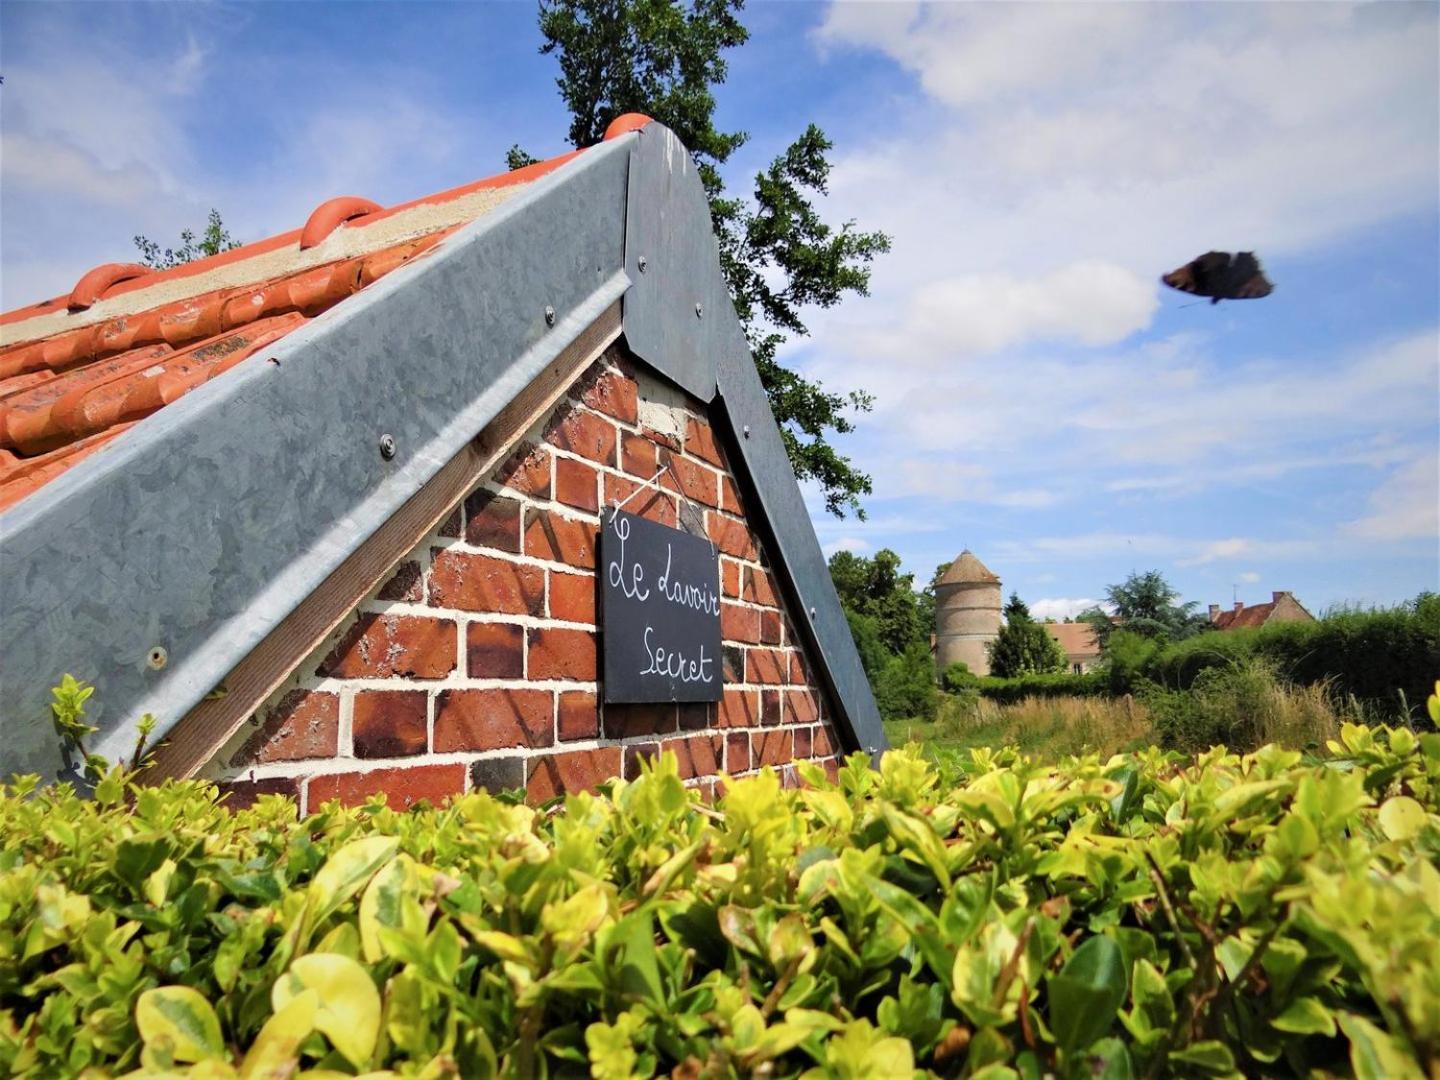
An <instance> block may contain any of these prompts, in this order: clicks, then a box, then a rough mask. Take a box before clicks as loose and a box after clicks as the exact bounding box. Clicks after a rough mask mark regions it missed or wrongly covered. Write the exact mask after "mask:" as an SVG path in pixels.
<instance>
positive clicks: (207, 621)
mask: <svg viewBox="0 0 1440 1080" xmlns="http://www.w3.org/2000/svg"><path fill="white" fill-rule="evenodd" d="M627 143H628V140H616V141H614V142H611V143H606V144H603V145H601V146H598V147H595V148H593V149H592V150H590V151H587V152H586V153H584V154H581V155H580V156H579V157H577V158H576V159H575V160H574V161H573V162H570V163H568V164H567V165H565V166H563V167H562V168H560V169H558V170H556V171H555V172H554V173H552V174H551V175H549V176H547V177H545V178H544V179H542V180H538V181H536V182H535V184H534V185H533V187H532V188H531V189H530V190H528V191H526V192H525V193H524V194H523V195H520V196H517V197H516V198H514V199H512V200H510V201H509V202H507V203H506V204H504V205H503V206H501V207H499V208H497V209H496V210H495V211H493V212H492V213H491V214H488V215H486V216H485V217H483V218H481V219H479V220H478V221H476V222H475V223H474V224H473V225H471V226H469V227H468V228H466V229H465V230H462V231H461V232H459V233H457V234H456V235H455V236H453V237H451V238H449V239H448V240H447V241H445V242H444V243H443V244H442V245H441V246H440V247H438V248H437V249H436V250H435V251H434V253H433V254H432V255H430V256H429V257H427V258H425V259H422V260H417V261H416V262H415V263H412V264H410V265H408V266H405V267H402V268H400V269H398V270H396V271H395V272H393V273H392V274H389V275H387V276H386V277H384V278H382V279H381V280H380V281H378V282H376V283H375V284H374V285H373V286H371V287H370V288H368V289H366V290H365V291H363V292H362V293H360V294H358V295H356V296H354V297H352V298H351V299H350V300H347V301H346V302H345V303H344V304H341V305H339V306H338V307H336V308H334V309H332V310H331V311H330V312H327V313H326V314H324V315H321V316H319V317H317V318H316V319H315V320H314V322H313V323H312V324H310V325H308V326H306V327H303V328H301V329H300V330H297V331H295V332H294V333H292V334H290V335H288V336H286V337H285V338H282V339H281V340H280V341H279V342H277V343H276V345H275V347H274V348H272V349H269V350H266V351H263V352H261V353H257V354H256V355H255V356H254V357H251V358H250V359H249V360H247V361H245V362H244V363H243V364H241V365H239V366H238V367H237V368H235V369H234V370H233V371H231V372H229V373H227V374H226V376H225V377H223V378H220V379H216V380H215V381H213V382H211V383H208V384H206V385H205V386H203V387H201V388H199V389H197V390H196V391H194V392H193V393H190V394H187V395H186V396H185V397H183V398H181V399H180V400H179V401H176V402H174V403H173V404H171V405H169V406H167V407H166V408H164V409H162V410H160V412H158V413H156V414H155V415H154V416H152V417H150V418H149V419H147V420H146V421H145V422H143V423H142V424H140V425H138V426H137V427H136V428H135V430H134V431H132V432H129V433H128V434H127V435H126V436H124V437H122V438H121V439H118V440H116V443H115V445H114V446H113V447H111V448H110V449H109V450H108V451H107V452H106V453H104V454H98V455H96V456H94V457H92V458H90V459H88V460H87V461H85V462H82V463H81V464H80V465H78V466H76V467H75V468H74V469H71V470H70V471H69V472H67V473H66V474H64V475H62V476H61V477H59V478H57V479H56V480H55V481H53V482H52V483H50V484H47V485H46V486H45V487H44V488H42V489H41V490H40V491H38V492H36V493H35V494H34V495H33V496H31V497H30V498H28V499H26V500H24V501H23V502H21V503H19V504H17V505H16V506H15V507H14V508H13V509H12V510H10V511H9V512H7V513H6V514H4V515H3V516H0V612H3V618H0V703H3V704H0V708H3V714H0V775H6V776H8V775H9V774H11V773H14V772H37V773H40V774H41V775H43V776H45V777H52V776H55V775H56V774H57V772H58V771H59V770H60V768H61V766H62V761H61V754H60V748H59V744H58V740H57V738H56V736H55V734H54V732H53V730H52V728H51V726H50V724H49V723H48V720H47V718H48V693H47V689H48V687H50V686H51V685H53V684H54V683H56V682H58V681H59V678H60V676H61V675H63V674H65V673H67V672H68V673H71V674H73V675H75V676H76V677H77V678H83V679H88V680H91V681H94V682H95V683H97V685H98V686H99V688H100V693H99V694H97V695H96V697H95V698H94V699H92V700H93V704H94V708H92V710H91V711H90V713H89V716H88V719H89V720H90V722H92V723H94V724H96V725H97V726H98V727H99V728H100V730H99V732H98V733H97V734H96V735H95V736H94V737H93V738H92V740H91V749H93V750H95V751H97V752H99V753H101V754H104V755H106V756H108V757H111V758H119V757H122V756H125V755H127V754H128V753H129V751H130V750H131V748H132V746H133V743H134V737H135V723H136V722H137V721H138V719H139V717H140V716H141V715H143V714H144V713H147V712H148V713H152V714H154V715H155V716H156V717H158V718H159V719H160V727H159V728H157V735H163V734H164V732H165V731H166V730H167V729H168V727H169V726H171V725H173V724H174V723H175V722H176V720H177V719H178V718H179V717H182V716H184V715H185V713H186V712H188V711H189V709H190V708H191V707H192V706H193V705H195V704H196V703H197V702H198V701H200V700H201V699H202V698H203V697H204V696H205V695H206V694H207V693H209V692H210V691H211V690H212V689H213V688H214V687H215V686H216V684H217V683H218V682H219V681H220V680H221V679H222V678H223V677H224V675H225V674H226V673H227V672H228V671H229V670H230V668H231V667H233V666H234V664H235V663H236V662H237V661H238V660H239V659H240V658H241V657H243V656H245V655H246V654H247V653H248V652H249V651H250V650H251V649H252V648H254V646H255V645H256V644H258V643H259V641H260V640H262V639H263V638H264V637H265V636H266V635H267V634H268V633H269V632H270V631H271V630H272V629H273V628H274V627H275V626H276V625H278V623H279V622H280V621H281V620H282V619H283V618H284V617H285V616H286V615H287V614H288V613H289V612H290V611H291V610H293V609H294V608H295V606H296V605H297V604H298V603H299V602H300V600H301V599H303V598H304V597H305V596H306V595H308V594H309V592H311V591H312V590H313V589H314V588H315V587H316V586H317V585H318V584H319V583H320V582H321V581H323V580H324V578H325V577H326V576H327V575H328V574H329V573H330V572H331V571H332V570H334V569H335V567H336V566H338V565H339V564H340V563H341V562H342V561H343V560H344V559H345V557H346V556H347V555H348V554H350V552H352V551H353V550H354V549H355V548H356V547H357V546H358V545H359V544H360V543H361V542H363V541H364V539H365V538H366V537H367V536H368V535H369V534H370V533H371V532H373V530H374V529H375V528H376V527H377V526H378V525H379V523H380V522H383V521H384V520H385V519H386V518H387V517H388V516H389V515H390V514H392V513H393V512H394V511H395V510H396V509H397V508H398V507H399V506H400V505H401V504H402V503H403V502H404V500H405V499H406V498H408V497H409V496H410V495H411V494H413V493H414V492H415V491H416V490H418V489H419V488H420V487H421V486H422V485H423V484H424V483H425V481H426V480H428V479H429V478H430V477H431V476H432V475H433V474H434V473H435V472H436V471H438V470H439V468H440V467H441V466H442V465H444V463H445V462H447V461H449V460H450V459H451V458H452V457H453V456H454V455H455V453H456V452H457V451H458V450H459V449H460V447H462V446H463V445H464V443H465V441H466V440H468V439H470V438H473V437H474V435H475V433H476V432H477V431H479V430H480V429H481V428H482V427H483V426H484V425H485V423H486V422H487V421H488V420H489V419H491V418H492V417H493V416H494V415H495V414H496V413H498V412H499V411H500V410H501V409H502V408H504V407H505V405H506V404H508V403H509V401H510V400H511V399H513V398H514V396H515V395H516V394H517V393H518V392H519V391H520V390H522V389H523V388H524V387H525V386H526V385H528V384H529V383H530V381H531V380H532V379H533V378H534V377H535V375H536V374H537V373H538V372H539V371H541V370H542V369H543V368H544V366H545V365H546V364H547V363H549V362H550V360H551V359H553V358H554V357H555V356H556V355H557V354H558V353H559V352H560V351H561V350H562V349H564V347H565V346H566V345H568V344H569V343H570V341H571V340H573V339H574V338H575V337H576V336H577V335H579V334H580V332H581V331H582V330H584V329H585V328H586V327H587V326H589V325H590V324H591V323H592V322H594V321H595V319H596V318H597V317H598V316H599V314H600V313H601V312H602V311H603V310H604V309H605V308H606V307H607V306H609V305H610V304H612V303H614V302H615V301H616V300H617V299H618V298H619V296H620V295H621V294H622V293H623V292H624V290H625V288H626V287H627V285H628V284H629V283H628V280H627V278H626V276H625V272H624V269H623V256H624V234H625V230H624V220H625V205H626V179H627V175H628V172H629V156H630V146H629V145H627ZM547 306H549V307H552V308H553V309H554V311H555V312H556V320H555V324H554V326H553V327H552V326H550V325H548V324H547V320H546V317H545V308H546V307H547ZM384 434H389V435H391V436H392V437H393V438H394V441H395V456H394V457H393V458H392V459H390V460H386V459H385V458H384V456H383V455H382V454H381V453H380V450H379V440H380V437H381V436H382V435H384ZM156 647H160V648H163V649H164V650H165V651H166V654H167V655H166V662H165V664H164V666H163V667H160V668H158V669H157V668H156V667H154V666H152V665H151V663H150V662H149V657H150V653H151V650H152V649H154V648H156Z"/></svg>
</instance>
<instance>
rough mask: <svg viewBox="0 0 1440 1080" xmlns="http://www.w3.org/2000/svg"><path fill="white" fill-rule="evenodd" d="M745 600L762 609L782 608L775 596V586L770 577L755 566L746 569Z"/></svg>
mask: <svg viewBox="0 0 1440 1080" xmlns="http://www.w3.org/2000/svg"><path fill="white" fill-rule="evenodd" d="M745 599H746V600H748V601H750V603H752V604H759V605H760V606H761V607H772V608H773V607H779V606H780V601H779V599H778V598H777V597H776V595H775V584H774V582H772V581H771V580H770V575H769V574H767V573H766V572H765V571H764V570H757V569H755V567H753V566H747V567H746V568H745Z"/></svg>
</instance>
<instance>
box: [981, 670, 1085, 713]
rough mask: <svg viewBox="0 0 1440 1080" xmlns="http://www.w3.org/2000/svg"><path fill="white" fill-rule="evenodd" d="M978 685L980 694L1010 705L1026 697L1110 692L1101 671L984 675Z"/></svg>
mask: <svg viewBox="0 0 1440 1080" xmlns="http://www.w3.org/2000/svg"><path fill="white" fill-rule="evenodd" d="M975 685H976V687H977V688H978V689H979V691H980V696H981V697H984V698H989V699H990V700H991V701H994V702H997V703H999V704H1001V705H1011V704H1014V703H1016V702H1020V701H1024V700H1025V699H1026V698H1032V697H1036V698H1052V697H1097V696H1100V695H1102V694H1108V693H1109V692H1110V681H1109V678H1108V677H1107V676H1106V675H1105V674H1104V673H1103V672H1098V671H1087V672H1086V673H1085V674H1083V675H1073V674H1064V673H1062V674H1057V675H1017V676H1015V677H1014V678H1010V679H997V678H990V677H987V678H982V679H979V680H977V682H976V684H975Z"/></svg>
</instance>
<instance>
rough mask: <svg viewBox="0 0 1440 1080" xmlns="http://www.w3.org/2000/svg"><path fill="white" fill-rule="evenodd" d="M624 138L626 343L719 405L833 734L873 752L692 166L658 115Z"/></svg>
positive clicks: (879, 745) (860, 684) (850, 658)
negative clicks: (833, 723)
mask: <svg viewBox="0 0 1440 1080" xmlns="http://www.w3.org/2000/svg"><path fill="white" fill-rule="evenodd" d="M629 137H630V136H627V138H629ZM633 137H634V140H635V141H634V149H633V151H632V155H631V162H630V177H629V184H628V198H627V210H626V221H625V269H626V272H627V273H628V274H629V276H630V280H631V281H632V282H633V283H634V284H633V286H632V287H631V289H630V290H629V292H627V293H626V294H625V298H624V301H623V320H622V322H623V328H624V333H625V342H626V345H627V346H628V347H629V348H630V350H631V351H632V352H633V353H634V354H635V355H636V356H638V357H639V358H640V359H642V360H644V361H645V362H646V363H648V364H649V365H650V366H651V367H653V368H655V369H656V370H658V371H659V372H661V373H662V374H664V375H666V376H667V377H669V378H671V379H672V380H674V381H675V382H676V383H678V384H679V385H680V386H682V387H683V388H685V389H686V390H687V391H689V392H690V393H692V394H694V395H695V396H696V397H698V398H700V399H701V400H702V401H706V402H711V401H713V402H714V403H715V404H716V405H718V406H719V409H720V411H721V412H722V413H723V414H724V418H725V422H726V423H727V424H728V425H729V426H730V428H731V429H732V434H733V438H732V440H731V441H732V444H733V445H734V446H736V447H738V449H739V458H740V460H739V461H738V462H732V464H733V465H734V466H735V467H736V470H737V471H740V472H743V474H744V478H745V481H746V482H748V484H749V486H750V487H751V488H752V489H753V491H754V493H755V494H756V496H758V499H759V503H760V509H761V514H760V517H761V521H760V522H757V523H756V524H758V525H759V526H760V528H761V530H762V531H764V532H768V533H769V535H770V539H771V540H772V543H773V546H774V548H775V551H774V555H775V562H776V565H777V569H778V570H779V572H780V577H781V578H782V579H783V580H784V581H785V582H786V584H787V585H788V588H789V590H790V592H791V594H792V596H793V597H794V599H795V600H796V601H797V602H798V603H799V605H800V609H801V610H800V611H798V612H797V613H796V617H797V620H798V622H799V623H800V624H801V626H802V629H801V633H802V634H803V635H804V636H805V638H806V639H807V641H808V643H809V644H810V645H812V646H813V648H812V652H813V654H814V658H815V665H814V666H815V668H816V669H817V670H818V672H819V674H820V675H821V677H822V679H823V680H824V681H825V682H826V683H827V685H828V687H829V689H830V691H831V695H832V698H833V700H834V705H835V708H836V710H837V711H838V713H839V714H840V715H839V717H838V719H839V721H840V722H841V724H840V726H841V727H842V728H843V731H842V738H843V739H845V741H847V742H848V743H849V744H850V747H851V748H852V749H863V750H866V751H868V752H870V753H871V754H872V755H873V754H876V753H878V752H879V751H881V750H883V749H885V747H886V745H887V743H886V739H885V729H884V727H883V726H882V725H881V722H880V710H879V708H878V707H877V706H876V704H875V695H874V693H873V692H872V691H871V689H870V681H869V679H867V678H866V677H865V670H864V668H863V667H862V666H861V664H860V655H859V653H858V652H857V651H856V649H855V641H854V639H853V638H852V637H851V636H850V626H849V624H848V623H847V622H846V621H845V613H844V612H843V611H842V610H841V607H840V598H839V596H838V595H837V594H836V592H835V585H834V582H833V581H832V580H831V578H830V568H829V566H828V565H827V564H826V562H825V556H824V553H823V552H822V551H821V550H820V542H819V540H818V539H817V538H816V536H815V529H814V526H813V525H812V524H811V522H810V514H809V511H808V510H807V509H806V506H805V500H804V497H803V496H802V495H801V493H800V485H799V483H798V482H797V481H796V479H795V471H794V469H793V468H791V465H790V458H789V455H788V454H786V452H785V444H784V441H783V439H782V438H781V435H780V428H779V425H778V424H777V423H776V421H775V414H774V413H773V412H772V411H771V408H770V401H769V398H768V397H767V395H766V393H765V388H764V386H763V385H762V384H761V382H760V373H759V371H758V370H756V367H755V361H754V358H753V357H752V356H751V355H750V346H749V343H748V342H747V341H746V340H745V332H744V330H743V328H742V327H741V326H740V321H739V319H738V318H737V317H736V315H735V306H734V303H733V302H732V301H731V299H730V290H729V286H728V285H727V284H726V282H725V277H724V273H723V271H722V270H721V267H720V252H719V246H718V243H717V241H716V239H715V233H714V229H713V226H712V224H711V220H710V204H709V201H708V200H707V199H706V197H705V190H704V187H703V186H702V185H701V182H700V177H699V174H698V173H697V171H696V169H695V165H694V162H693V161H692V160H691V158H690V154H689V151H687V150H686V149H685V147H684V145H683V144H682V143H681V142H680V140H679V139H678V138H676V136H675V135H674V133H672V132H671V131H670V130H669V129H668V128H666V127H665V126H664V125H662V124H659V123H653V122H652V123H650V124H647V125H646V126H645V127H643V128H641V129H639V130H638V131H637V132H636V133H635V135H634V136H633Z"/></svg>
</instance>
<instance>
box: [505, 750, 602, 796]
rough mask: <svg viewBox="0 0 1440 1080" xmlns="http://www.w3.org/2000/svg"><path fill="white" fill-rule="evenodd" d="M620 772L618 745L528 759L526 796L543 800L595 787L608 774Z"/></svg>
mask: <svg viewBox="0 0 1440 1080" xmlns="http://www.w3.org/2000/svg"><path fill="white" fill-rule="evenodd" d="M619 775H620V748H619V747H618V746H601V747H598V748H596V749H594V750H572V751H570V752H569V753H565V754H546V755H544V756H542V757H536V758H531V759H530V777H529V779H528V780H527V781H526V784H525V793H526V797H527V798H529V799H530V800H531V801H532V802H544V801H546V800H547V799H553V798H554V797H555V796H556V795H563V794H565V793H566V792H572V791H586V790H594V789H595V787H596V786H597V785H599V784H601V783H603V782H604V781H606V780H608V779H610V778H611V777H615V776H619Z"/></svg>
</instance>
